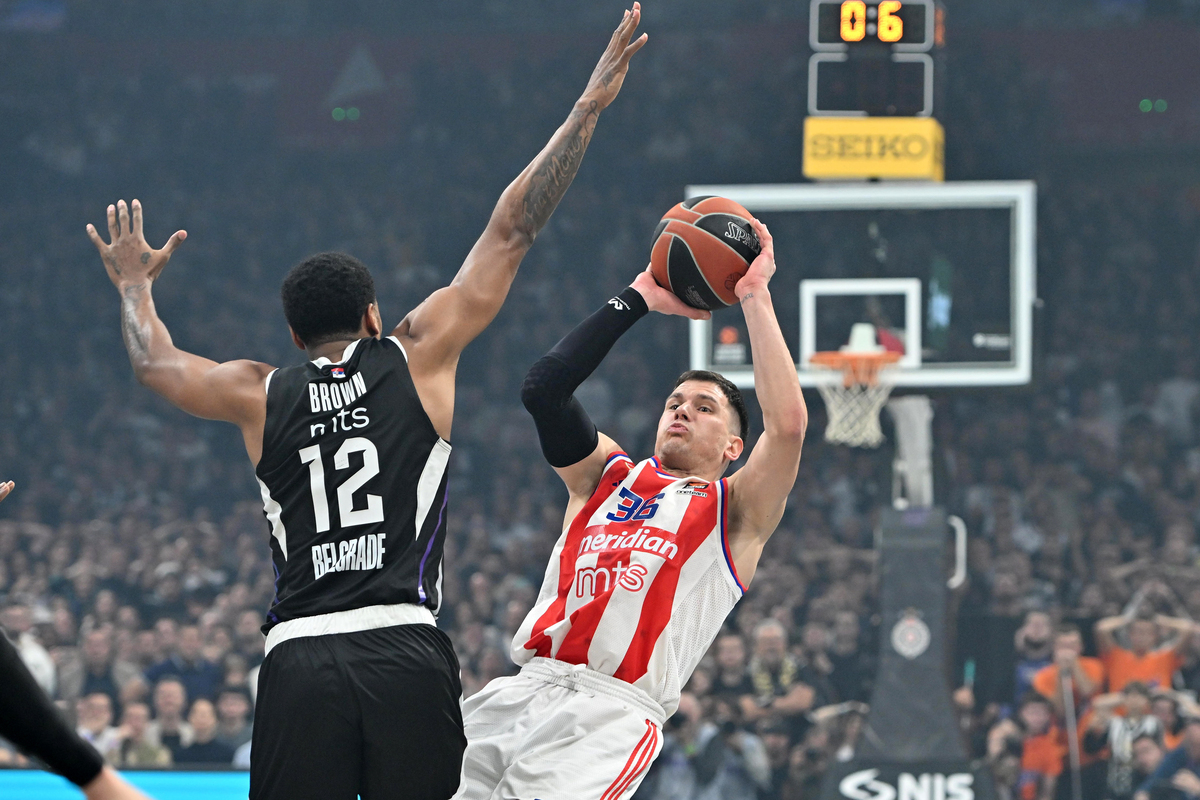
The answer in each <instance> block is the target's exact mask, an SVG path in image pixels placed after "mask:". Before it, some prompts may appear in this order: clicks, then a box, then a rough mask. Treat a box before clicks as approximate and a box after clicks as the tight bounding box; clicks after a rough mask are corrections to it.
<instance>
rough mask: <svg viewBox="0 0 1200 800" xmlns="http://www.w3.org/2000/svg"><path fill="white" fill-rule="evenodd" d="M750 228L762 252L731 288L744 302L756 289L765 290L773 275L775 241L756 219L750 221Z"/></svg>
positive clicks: (765, 227) (764, 226)
mask: <svg viewBox="0 0 1200 800" xmlns="http://www.w3.org/2000/svg"><path fill="white" fill-rule="evenodd" d="M750 227H751V228H753V229H754V235H755V236H757V237H758V243H759V244H760V245H762V252H760V253H759V254H758V257H757V258H755V259H754V261H752V262H751V264H750V268H749V269H748V270H746V274H745V275H743V276H742V278H741V280H739V281H738V282H737V285H736V286H734V287H733V293H734V294H735V295H737V299H738V300H745V299H746V296H747V295H750V294H753V293H754V291H755V290H756V289H760V290H761V289H766V288H767V284H768V283H770V281H771V276H772V275H774V274H775V240H774V239H772V238H771V232H770V231H768V230H767V226H766V225H763V224H762V223H761V222H759V221H758V220H756V219H752V220H750Z"/></svg>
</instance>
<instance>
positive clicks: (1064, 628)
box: [1054, 622, 1083, 637]
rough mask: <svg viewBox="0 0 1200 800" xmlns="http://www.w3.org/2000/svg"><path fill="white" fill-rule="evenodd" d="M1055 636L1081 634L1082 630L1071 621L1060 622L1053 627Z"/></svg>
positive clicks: (1080, 635)
mask: <svg viewBox="0 0 1200 800" xmlns="http://www.w3.org/2000/svg"><path fill="white" fill-rule="evenodd" d="M1054 635H1055V637H1059V636H1079V637H1082V636H1083V631H1081V630H1080V629H1079V626H1078V625H1076V624H1075V623H1073V622H1061V623H1059V624H1058V626H1057V627H1055V629H1054Z"/></svg>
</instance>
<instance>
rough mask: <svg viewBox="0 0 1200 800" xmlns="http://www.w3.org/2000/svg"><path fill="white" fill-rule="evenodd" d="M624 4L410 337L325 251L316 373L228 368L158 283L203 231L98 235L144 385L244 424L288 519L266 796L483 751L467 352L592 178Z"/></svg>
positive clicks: (333, 793)
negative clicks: (548, 130)
mask: <svg viewBox="0 0 1200 800" xmlns="http://www.w3.org/2000/svg"><path fill="white" fill-rule="evenodd" d="M639 19H640V8H639V6H638V4H637V3H635V4H634V7H633V10H632V11H627V12H625V17H624V19H623V20H622V21H621V24H620V25H619V26H618V28H617V29H616V31H615V32H614V33H613V36H612V40H611V41H610V42H609V45H608V48H607V49H606V50H605V52H604V55H603V56H602V57H601V59H600V62H599V63H598V64H597V66H596V69H595V71H594V72H593V73H592V77H591V79H590V81H589V82H588V86H587V88H586V89H585V91H584V93H583V95H582V96H581V97H580V99H579V100H578V101H577V102H576V104H575V107H574V109H573V110H572V112H571V114H570V116H569V117H568V118H567V121H566V122H565V123H564V124H563V125H562V126H561V127H560V128H559V129H558V131H557V132H556V133H555V134H554V136H553V138H551V140H550V143H549V144H548V145H547V146H546V147H545V149H543V150H542V152H541V153H539V154H538V156H537V157H536V158H535V159H534V160H533V162H532V163H530V165H529V166H528V167H526V168H525V170H524V171H523V172H522V173H521V174H520V175H519V176H518V177H517V179H516V180H515V181H513V183H512V184H510V185H509V186H508V188H507V189H505V191H504V193H503V194H502V195H501V197H500V201H499V202H498V203H497V205H496V208H495V210H494V211H493V212H492V217H491V220H490V221H489V222H488V225H487V228H486V229H485V230H484V232H483V235H482V236H481V237H480V239H479V241H478V242H476V244H475V246H474V247H473V248H472V250H471V252H470V254H468V256H467V260H466V262H465V263H464V264H463V266H462V268H461V269H460V270H459V272H458V274H457V275H456V276H455V278H454V280H453V281H452V282H451V284H450V285H449V286H447V287H445V288H443V289H439V290H438V291H436V292H434V293H433V294H432V295H430V296H429V297H428V298H427V299H426V300H425V301H424V302H423V303H421V304H420V305H419V306H417V308H416V309H414V310H413V311H412V312H410V313H409V314H408V316H406V317H405V318H404V320H403V321H402V322H401V323H400V324H399V325H398V326H397V327H396V328H395V329H394V330H393V331H392V332H391V335H389V336H384V327H383V323H382V320H381V318H380V315H379V307H378V305H377V304H376V302H375V290H374V286H373V284H372V282H371V278H370V273H369V272H367V270H366V268H365V267H363V266H362V264H360V263H358V262H357V261H356V260H354V259H353V258H351V257H350V256H346V255H344V254H339V253H325V254H320V255H317V256H313V257H311V258H309V259H306V260H305V261H304V262H302V263H301V264H299V265H297V267H296V268H295V269H293V270H292V273H291V274H290V275H289V276H288V278H287V280H286V281H285V282H284V287H283V300H284V310H285V313H286V315H287V318H288V324H289V326H290V327H291V329H292V336H293V339H294V340H295V342H296V344H297V345H298V346H299V347H300V348H302V349H303V350H305V352H306V353H307V355H308V359H309V360H308V361H307V362H306V363H304V364H301V365H298V366H293V367H285V368H283V369H278V370H276V369H273V368H272V367H270V366H268V365H266V364H263V363H259V362H254V361H232V362H228V363H224V364H217V363H215V362H213V361H209V360H208V359H205V358H201V357H199V356H195V355H192V354H191V353H186V352H183V351H181V350H179V349H178V348H176V347H175V346H174V345H173V344H172V342H171V337H170V334H169V333H168V332H167V329H166V327H165V326H164V325H163V323H162V321H161V320H160V319H159V318H158V315H157V314H156V312H155V310H154V302H153V300H152V298H151V293H150V287H151V285H152V283H153V282H154V280H155V279H156V278H157V277H158V275H159V274H160V273H161V271H162V269H163V267H164V266H165V265H166V263H167V261H168V259H169V258H170V257H171V254H172V253H173V252H174V250H175V249H176V248H177V247H178V246H179V244H180V243H181V242H182V241H183V240H184V239H185V238H186V236H187V234H186V233H185V232H184V231H179V232H177V233H176V234H175V235H173V236H172V237H171V238H170V240H168V242H167V244H166V245H165V246H164V247H163V248H162V249H161V250H153V249H151V248H150V247H149V246H148V245H147V244H146V240H145V238H144V237H143V234H142V209H141V205H140V204H139V203H138V201H137V200H134V201H133V203H132V208H127V207H126V204H125V201H123V200H122V201H119V202H118V203H117V204H116V205H115V206H109V207H108V228H109V234H110V236H111V239H112V244H111V245H110V244H105V243H104V241H103V240H102V239H101V238H100V236H99V234H98V233H97V232H96V230H95V229H94V228H93V227H92V226H91V225H89V226H88V235H89V236H90V237H91V238H92V241H93V242H94V243H95V245H96V247H97V249H98V250H99V251H100V254H101V257H102V258H103V260H104V263H105V267H106V269H107V271H108V275H109V278H110V279H111V280H112V282H113V283H114V284H115V285H116V286H117V288H118V289H119V290H120V292H121V298H122V301H121V309H122V310H121V327H122V332H123V334H124V338H125V345H126V348H127V350H128V351H129V358H130V361H131V362H132V364H133V368H134V373H135V374H136V376H137V378H138V380H139V381H140V382H141V383H143V384H145V385H147V386H149V387H150V388H152V389H154V390H155V391H156V392H158V393H159V394H161V395H162V396H164V397H165V398H167V399H168V400H170V401H171V402H172V403H174V404H175V405H177V406H178V407H179V408H181V409H183V410H184V411H187V412H189V413H192V414H195V415H196V416H200V417H204V418H207V419H218V420H225V421H227V422H232V423H234V424H236V425H238V426H239V427H240V428H241V431H242V436H243V438H244V440H245V443H246V450H247V453H248V454H249V456H250V460H251V461H252V462H253V463H254V465H255V474H256V476H257V478H258V481H259V484H260V489H261V492H262V499H263V507H264V511H265V513H266V516H267V519H268V521H269V523H270V528H271V549H272V557H273V560H274V564H275V569H276V573H277V582H276V598H275V601H274V603H273V604H272V606H271V609H270V611H269V612H268V614H267V620H266V624H265V625H264V630H265V631H266V633H267V657H266V660H265V661H264V662H263V665H262V669H261V672H260V675H259V691H258V707H257V709H256V711H255V719H254V739H253V744H252V746H251V770H250V797H251V798H255V799H256V800H257V798H268V797H269V798H288V799H289V800H300V799H302V798H313V800H317V799H318V798H320V800H342V799H343V798H344V799H345V800H353V798H355V797H356V796H360V795H361V797H362V798H364V800H375V798H387V797H404V798H413V799H414V800H415V799H419V798H430V799H432V798H446V797H449V796H450V795H451V794H453V793H454V790H455V788H456V787H457V785H458V781H459V770H460V766H461V761H462V751H463V748H464V746H465V740H464V738H463V733H462V719H461V715H460V711H459V699H460V697H461V687H460V685H459V681H458V663H457V660H456V659H455V656H454V651H453V648H452V647H451V645H450V642H449V639H448V638H447V637H446V636H445V634H443V633H442V632H441V631H439V630H438V629H437V627H436V626H435V624H434V615H435V614H436V613H437V611H438V608H439V607H440V605H441V575H442V541H443V537H444V535H445V513H446V470H447V462H448V459H449V456H450V444H449V441H450V423H451V420H452V418H453V415H454V375H455V369H456V367H457V364H458V357H459V354H460V353H461V352H462V350H463V348H464V347H466V345H467V344H468V343H470V342H471V340H472V339H474V338H475V337H476V336H478V335H479V333H480V332H482V330H483V329H484V328H485V327H486V326H487V325H488V324H489V323H490V322H491V320H492V319H493V318H494V317H495V316H496V314H497V312H498V311H499V310H500V306H501V304H502V303H503V302H504V298H505V296H506V295H507V293H508V289H509V286H510V285H511V284H512V281H513V278H514V277H515V275H516V271H517V267H518V265H519V264H520V262H521V259H522V258H523V257H524V255H525V253H526V251H528V249H529V247H530V246H531V245H532V244H533V240H534V237H535V236H536V235H537V233H538V231H539V230H540V229H541V228H542V226H543V225H545V223H546V221H547V220H548V219H549V217H550V214H551V213H552V212H553V211H554V208H555V207H556V206H557V205H558V202H559V201H560V200H561V199H562V197H563V194H564V193H565V192H566V190H567V187H568V186H569V185H570V183H571V180H572V179H573V178H574V176H575V173H576V172H577V171H578V169H579V164H580V162H581V160H582V158H583V154H584V151H585V150H586V149H587V145H588V143H589V142H590V140H591V137H592V133H593V131H594V130H595V125H596V121H597V119H598V118H599V115H600V112H601V111H602V110H603V109H604V108H605V107H607V106H608V104H609V103H611V102H612V101H613V100H614V99H615V98H616V96H617V93H618V92H619V91H620V89H621V84H622V82H623V81H624V77H625V73H626V71H627V69H628V65H629V59H630V58H631V57H632V56H633V54H634V53H636V52H637V51H638V50H639V49H640V48H641V47H642V45H644V44H645V42H646V36H645V35H644V34H643V35H642V36H640V37H638V38H637V39H636V40H635V39H634V38H633V36H634V32H635V31H636V29H637V26H638V22H639Z"/></svg>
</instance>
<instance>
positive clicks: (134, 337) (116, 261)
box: [87, 200, 271, 463]
mask: <svg viewBox="0 0 1200 800" xmlns="http://www.w3.org/2000/svg"><path fill="white" fill-rule="evenodd" d="M132 206H133V208H132V211H133V213H132V217H131V216H130V213H129V209H127V207H126V205H125V201H124V200H121V201H119V202H118V203H117V204H116V206H109V207H108V232H109V235H110V237H111V239H112V243H111V244H105V243H104V240H103V239H101V238H100V234H99V233H97V232H96V229H95V227H94V226H92V225H88V226H87V232H88V236H89V237H90V238H91V240H92V243H93V244H95V245H96V249H97V250H98V251H100V257H101V258H102V259H103V260H104V268H105V269H106V270H107V272H108V277H109V279H110V280H111V281H112V282H113V285H114V286H116V287H117V290H118V291H119V292H120V293H121V335H122V337H123V338H124V340H125V349H126V351H128V353H129V363H130V364H131V365H132V366H133V374H134V376H135V377H136V378H137V380H138V382H139V383H141V384H142V385H143V386H147V387H149V388H151V389H153V390H154V391H155V392H157V393H158V394H160V395H162V396H163V397H164V398H166V399H167V400H168V401H170V402H171V403H172V404H173V405H175V406H176V407H178V408H180V409H182V410H183V411H186V412H188V413H189V414H193V415H195V416H197V417H203V418H204V419H216V420H222V421H224V422H232V423H233V424H235V425H237V426H238V427H240V428H241V429H242V435H243V437H244V438H245V440H246V449H247V452H248V453H249V454H250V459H251V461H253V462H255V463H257V462H258V458H259V456H260V455H261V451H262V427H263V421H264V420H265V418H266V411H267V395H266V391H265V389H264V385H265V380H266V377H267V375H268V374H269V373H270V372H271V367H270V366H268V365H266V364H261V363H259V362H256V361H229V362H226V363H224V364H218V363H217V362H215V361H211V360H209V359H207V358H202V357H200V356H197V355H193V354H192V353H188V352H185V351H183V350H180V349H179V348H177V347H176V346H175V344H174V342H173V341H171V334H170V332H169V331H168V330H167V326H166V325H164V324H163V322H162V320H161V319H159V318H158V312H157V311H156V310H155V308H154V298H153V297H152V296H151V286H152V285H153V283H154V281H155V280H156V279H157V278H158V276H159V275H160V274H161V273H162V270H163V267H165V266H166V265H167V261H169V260H170V258H171V254H172V253H173V252H174V251H175V248H177V247H178V246H179V244H180V242H182V241H183V240H184V239H186V238H187V233H186V232H185V231H178V232H176V233H175V234H174V235H173V236H171V238H170V239H169V240H168V241H167V243H166V245H164V246H163V248H162V249H161V250H154V249H152V248H151V247H150V246H149V245H148V244H146V239H145V237H144V236H143V234H142V205H141V203H139V202H138V201H137V200H134V201H133V204H132Z"/></svg>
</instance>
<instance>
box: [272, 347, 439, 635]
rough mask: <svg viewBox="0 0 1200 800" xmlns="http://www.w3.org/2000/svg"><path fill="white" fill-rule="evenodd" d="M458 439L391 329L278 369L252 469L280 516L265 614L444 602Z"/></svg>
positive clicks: (275, 518) (275, 618)
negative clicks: (330, 354)
mask: <svg viewBox="0 0 1200 800" xmlns="http://www.w3.org/2000/svg"><path fill="white" fill-rule="evenodd" d="M449 458H450V444H449V443H448V442H446V441H444V440H442V439H441V438H440V437H439V436H438V434H437V431H436V430H434V427H433V423H432V422H431V421H430V420H429V416H428V415H427V414H426V413H425V409H424V408H423V407H422V405H421V401H420V398H418V397H417V390H416V387H415V386H414V385H413V381H412V377H411V376H410V374H409V372H408V356H407V354H406V353H405V352H404V348H403V347H401V346H400V343H399V342H398V341H397V340H396V339H394V338H392V337H388V338H386V339H374V338H368V339H359V340H358V341H357V342H354V343H353V344H351V345H350V346H349V347H347V348H346V350H345V352H344V354H343V356H342V360H341V361H339V362H337V363H334V362H331V361H329V360H328V359H325V358H321V359H317V360H316V361H309V362H306V363H304V364H300V365H297V366H293V367H285V368H283V369H279V370H276V371H275V372H273V373H271V375H270V376H269V377H268V379H267V419H266V425H265V426H264V429H263V453H262V460H260V461H259V462H258V468H257V469H256V470H255V475H256V476H257V477H258V482H259V486H260V488H261V490H262V498H263V508H264V512H265V513H266V516H267V520H268V521H269V522H270V524H271V537H272V538H271V557H272V559H273V561H274V565H275V600H274V602H273V603H272V604H271V609H270V611H269V612H268V613H267V621H266V624H265V625H264V626H263V632H264V633H265V632H266V631H267V630H269V629H270V628H271V627H272V626H273V625H275V624H276V623H279V622H284V621H286V620H289V619H295V618H297V617H309V616H313V615H315V614H328V613H330V612H333V611H345V610H348V609H354V608H362V607H364V606H374V605H392V604H395V603H414V604H419V605H423V606H425V607H427V608H429V609H430V611H432V612H433V613H435V614H436V613H437V611H438V607H439V605H441V587H442V581H441V578H442V544H443V541H444V538H445V526H444V522H445V513H446V475H447V464H448V461H449Z"/></svg>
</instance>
